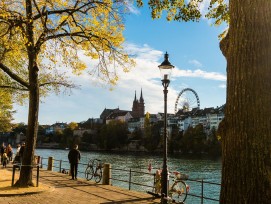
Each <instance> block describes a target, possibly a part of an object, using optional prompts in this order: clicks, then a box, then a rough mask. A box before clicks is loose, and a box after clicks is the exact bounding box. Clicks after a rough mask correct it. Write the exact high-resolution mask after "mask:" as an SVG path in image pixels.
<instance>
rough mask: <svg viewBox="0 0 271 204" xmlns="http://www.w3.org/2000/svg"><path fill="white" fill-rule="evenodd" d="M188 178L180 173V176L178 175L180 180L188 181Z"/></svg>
mask: <svg viewBox="0 0 271 204" xmlns="http://www.w3.org/2000/svg"><path fill="white" fill-rule="evenodd" d="M188 177H189V176H188V175H187V174H181V173H180V174H178V175H177V178H178V179H180V180H186V179H188Z"/></svg>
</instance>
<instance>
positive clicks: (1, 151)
mask: <svg viewBox="0 0 271 204" xmlns="http://www.w3.org/2000/svg"><path fill="white" fill-rule="evenodd" d="M5 150H6V147H5V143H4V142H3V143H2V146H1V149H0V154H1V155H0V156H1V163H2V164H3V155H4V152H5Z"/></svg>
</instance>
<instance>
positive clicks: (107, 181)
mask: <svg viewBox="0 0 271 204" xmlns="http://www.w3.org/2000/svg"><path fill="white" fill-rule="evenodd" d="M103 185H111V164H108V163H106V164H104V165H103Z"/></svg>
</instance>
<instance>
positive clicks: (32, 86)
mask: <svg viewBox="0 0 271 204" xmlns="http://www.w3.org/2000/svg"><path fill="white" fill-rule="evenodd" d="M25 2H26V14H27V24H26V33H27V39H28V42H27V45H26V46H27V51H28V59H29V64H28V71H29V74H28V75H29V109H28V126H27V135H26V136H27V137H26V146H25V150H24V155H23V160H22V167H21V172H20V178H19V180H18V181H17V182H16V184H15V186H20V187H26V186H33V182H32V171H33V161H34V154H35V148H36V140H37V134H38V113H39V81H38V72H39V69H38V67H37V50H35V48H34V33H33V20H32V4H31V0H25Z"/></svg>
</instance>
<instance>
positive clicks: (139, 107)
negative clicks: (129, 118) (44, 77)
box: [132, 89, 145, 118]
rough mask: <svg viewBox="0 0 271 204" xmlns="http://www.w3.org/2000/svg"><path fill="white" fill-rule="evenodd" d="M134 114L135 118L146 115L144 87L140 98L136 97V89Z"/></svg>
mask: <svg viewBox="0 0 271 204" xmlns="http://www.w3.org/2000/svg"><path fill="white" fill-rule="evenodd" d="M132 115H133V117H134V118H139V117H144V115H145V103H144V99H143V94H142V89H141V94H140V98H139V100H137V98H136V91H135V98H134V101H133V107H132Z"/></svg>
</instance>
